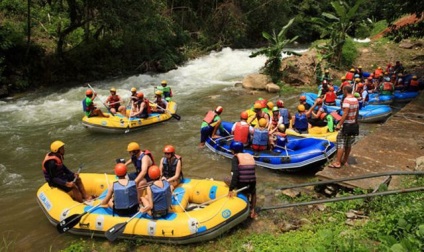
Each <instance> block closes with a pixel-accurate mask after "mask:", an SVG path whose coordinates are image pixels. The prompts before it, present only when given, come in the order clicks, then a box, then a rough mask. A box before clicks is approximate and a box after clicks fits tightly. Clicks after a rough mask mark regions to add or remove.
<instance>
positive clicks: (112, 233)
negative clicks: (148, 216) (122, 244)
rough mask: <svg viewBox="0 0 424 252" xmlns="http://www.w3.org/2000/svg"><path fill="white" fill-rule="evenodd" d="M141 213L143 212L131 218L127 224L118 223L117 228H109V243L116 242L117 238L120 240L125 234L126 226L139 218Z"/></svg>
mask: <svg viewBox="0 0 424 252" xmlns="http://www.w3.org/2000/svg"><path fill="white" fill-rule="evenodd" d="M140 213H141V212H137V213H136V214H134V215H133V216H132V217H131V218H129V219H128V220H127V221H126V222H122V223H118V224H116V225H115V226H113V227H111V228H109V229H108V230H107V231H106V232H105V236H106V238H107V239H108V240H109V241H111V242H113V241H114V240H116V238H118V237H119V236H120V235H121V234H122V233H123V232H124V230H125V226H126V225H127V224H128V222H130V221H131V220H132V219H134V218H135V217H137V215H139V214H140Z"/></svg>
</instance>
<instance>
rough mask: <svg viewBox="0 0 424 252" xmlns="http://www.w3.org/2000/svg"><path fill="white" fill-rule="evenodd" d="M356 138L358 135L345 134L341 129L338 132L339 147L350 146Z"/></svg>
mask: <svg viewBox="0 0 424 252" xmlns="http://www.w3.org/2000/svg"><path fill="white" fill-rule="evenodd" d="M355 140H356V136H345V135H343V133H342V132H341V131H339V133H338V134H337V149H344V148H350V147H351V146H352V145H353V144H354V143H355Z"/></svg>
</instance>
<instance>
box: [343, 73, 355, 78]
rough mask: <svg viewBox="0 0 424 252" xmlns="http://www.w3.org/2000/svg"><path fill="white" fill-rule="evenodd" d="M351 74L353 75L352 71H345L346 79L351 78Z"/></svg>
mask: <svg viewBox="0 0 424 252" xmlns="http://www.w3.org/2000/svg"><path fill="white" fill-rule="evenodd" d="M353 75H354V73H352V72H347V73H346V76H345V78H346V80H353Z"/></svg>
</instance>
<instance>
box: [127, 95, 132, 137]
mask: <svg viewBox="0 0 424 252" xmlns="http://www.w3.org/2000/svg"><path fill="white" fill-rule="evenodd" d="M130 101H131V100H130ZM132 110H133V103H131V110H130V116H129V117H128V125H127V129H126V130H125V134H127V133H128V132H130V128H131V113H132Z"/></svg>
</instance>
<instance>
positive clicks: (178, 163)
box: [167, 159, 181, 182]
mask: <svg viewBox="0 0 424 252" xmlns="http://www.w3.org/2000/svg"><path fill="white" fill-rule="evenodd" d="M180 174H181V159H178V162H177V167H176V168H175V175H174V176H172V177H170V178H168V179H167V181H168V182H172V181H174V180H178V178H179V177H180Z"/></svg>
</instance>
